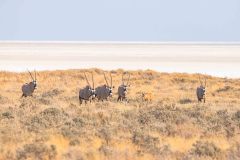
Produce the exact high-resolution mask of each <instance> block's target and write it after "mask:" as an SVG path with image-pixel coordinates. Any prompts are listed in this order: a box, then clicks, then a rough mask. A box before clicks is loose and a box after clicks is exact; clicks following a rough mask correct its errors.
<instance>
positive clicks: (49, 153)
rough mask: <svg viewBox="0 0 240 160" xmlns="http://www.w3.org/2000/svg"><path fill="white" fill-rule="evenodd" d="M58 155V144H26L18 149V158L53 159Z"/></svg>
mask: <svg viewBox="0 0 240 160" xmlns="http://www.w3.org/2000/svg"><path fill="white" fill-rule="evenodd" d="M56 155H57V152H56V146H54V145H51V146H47V145H45V144H42V143H40V144H38V143H32V144H25V145H24V146H23V147H22V148H20V149H18V150H17V151H16V159H18V160H21V159H36V160H52V159H55V158H56Z"/></svg>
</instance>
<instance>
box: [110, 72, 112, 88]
mask: <svg viewBox="0 0 240 160" xmlns="http://www.w3.org/2000/svg"><path fill="white" fill-rule="evenodd" d="M110 78H111V87H112V74H111V73H110Z"/></svg>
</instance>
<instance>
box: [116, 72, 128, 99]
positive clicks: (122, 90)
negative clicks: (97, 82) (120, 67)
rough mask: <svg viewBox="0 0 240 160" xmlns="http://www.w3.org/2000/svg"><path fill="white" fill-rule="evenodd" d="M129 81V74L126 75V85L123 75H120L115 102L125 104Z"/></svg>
mask: <svg viewBox="0 0 240 160" xmlns="http://www.w3.org/2000/svg"><path fill="white" fill-rule="evenodd" d="M129 80H130V74H128V80H127V83H124V73H123V74H122V84H121V85H120V86H119V87H118V99H117V101H123V100H125V101H126V102H127V92H128V87H130V85H129Z"/></svg>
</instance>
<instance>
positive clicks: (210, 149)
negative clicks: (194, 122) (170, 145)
mask: <svg viewBox="0 0 240 160" xmlns="http://www.w3.org/2000/svg"><path fill="white" fill-rule="evenodd" d="M190 152H191V154H193V155H196V156H199V157H211V158H217V157H218V156H219V155H220V153H221V150H220V149H219V148H218V147H217V146H215V145H214V144H213V143H209V142H201V141H197V142H196V143H195V144H193V148H192V149H191V151H190Z"/></svg>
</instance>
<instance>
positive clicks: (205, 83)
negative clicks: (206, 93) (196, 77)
mask: <svg viewBox="0 0 240 160" xmlns="http://www.w3.org/2000/svg"><path fill="white" fill-rule="evenodd" d="M206 85H207V78H206V77H205V82H204V87H206Z"/></svg>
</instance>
